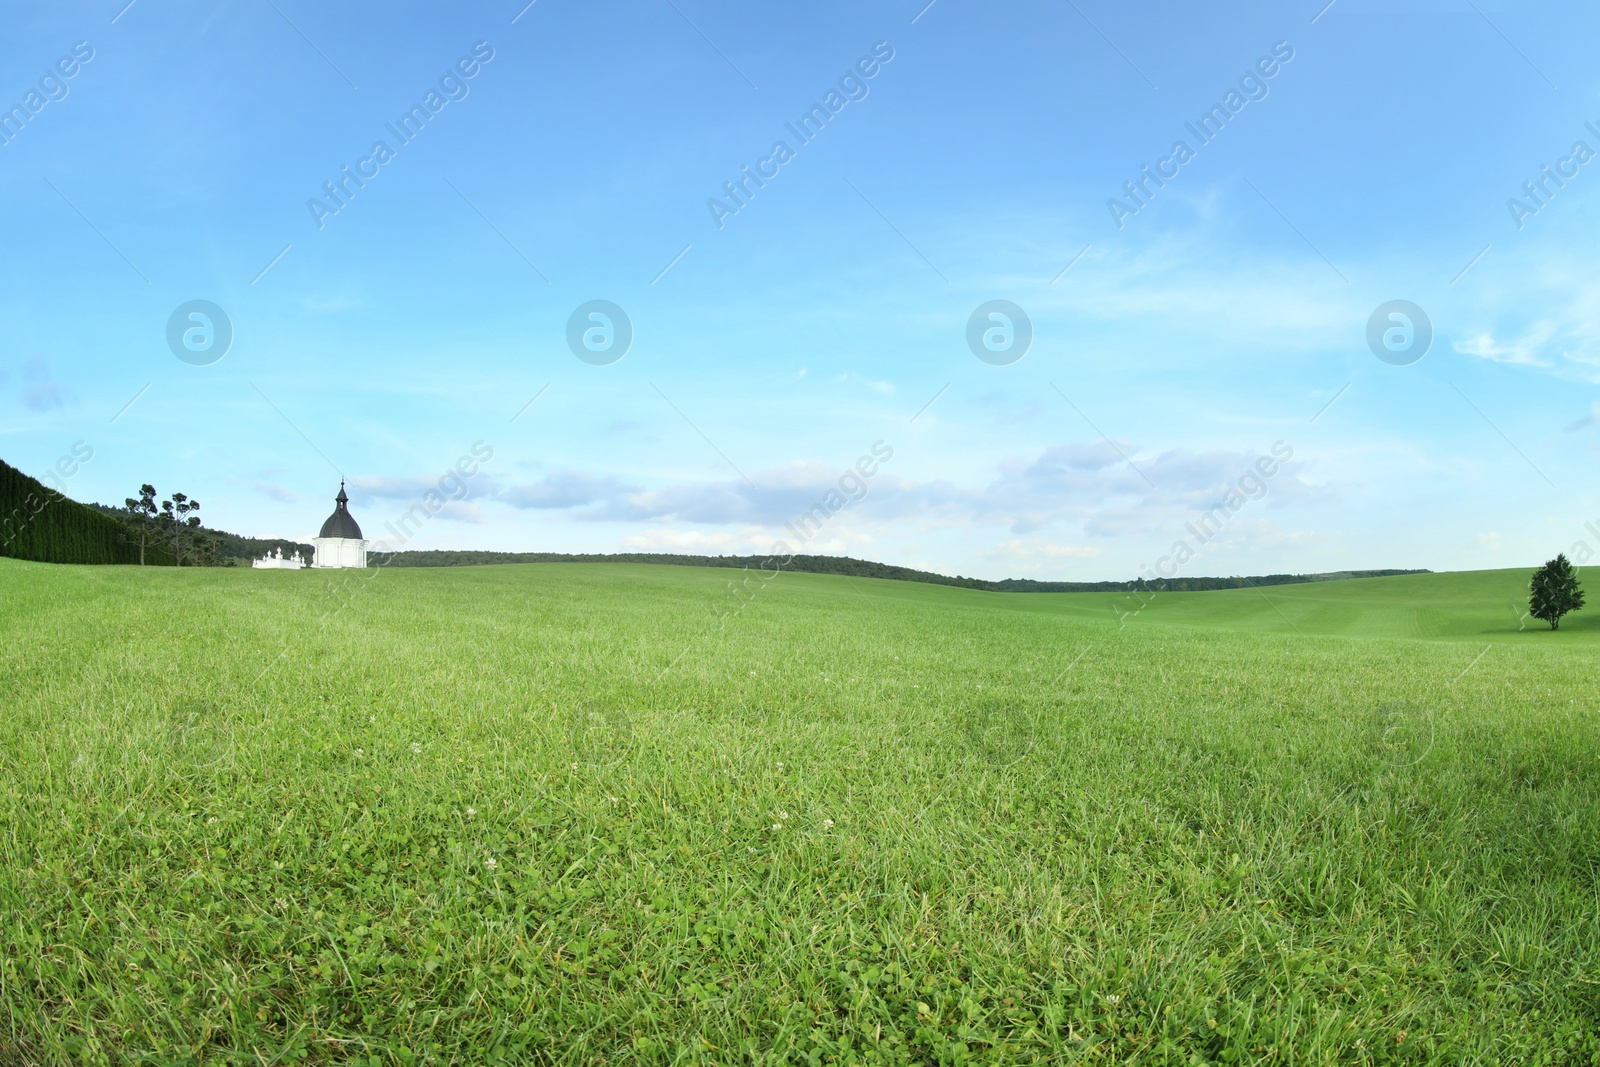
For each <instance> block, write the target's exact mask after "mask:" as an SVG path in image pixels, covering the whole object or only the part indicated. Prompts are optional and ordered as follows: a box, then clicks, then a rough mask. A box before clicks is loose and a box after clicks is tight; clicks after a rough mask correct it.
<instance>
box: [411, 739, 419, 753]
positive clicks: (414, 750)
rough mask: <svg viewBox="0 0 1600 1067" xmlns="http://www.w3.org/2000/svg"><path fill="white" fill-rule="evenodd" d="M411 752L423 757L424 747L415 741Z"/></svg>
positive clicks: (412, 743)
mask: <svg viewBox="0 0 1600 1067" xmlns="http://www.w3.org/2000/svg"><path fill="white" fill-rule="evenodd" d="M411 752H412V754H413V755H417V756H420V755H422V746H421V745H419V744H418V743H417V742H415V741H413V742H411Z"/></svg>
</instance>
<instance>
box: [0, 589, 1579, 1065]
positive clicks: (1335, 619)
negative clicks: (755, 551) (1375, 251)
mask: <svg viewBox="0 0 1600 1067" xmlns="http://www.w3.org/2000/svg"><path fill="white" fill-rule="evenodd" d="M1528 573H1529V572H1528V571H1516V572H1483V573H1472V574H1448V575H1416V576H1406V577H1397V578H1386V579H1362V580H1356V581H1348V582H1338V583H1322V584H1316V585H1303V586H1286V587H1274V588H1270V589H1266V590H1260V591H1257V590H1228V591H1217V592H1207V593H1191V594H1180V593H1163V594H1157V595H1156V596H1155V597H1154V598H1153V599H1151V600H1150V601H1149V603H1148V605H1146V606H1144V607H1143V609H1142V610H1139V611H1137V612H1135V611H1134V609H1136V608H1138V607H1139V606H1140V605H1139V603H1138V602H1137V601H1134V600H1131V599H1119V598H1113V597H1107V596H1104V595H1093V594H1072V595H1056V594H997V593H982V592H974V591H970V590H963V589H954V588H946V587H939V586H923V585H915V584H910V583H897V582H884V581H873V580H862V579H855V580H851V579H846V578H840V577H831V576H820V575H800V574H785V575H781V576H779V577H777V578H776V579H774V580H772V581H770V582H769V583H766V584H765V586H762V583H760V582H759V581H756V582H752V583H750V586H749V588H748V589H747V590H745V591H744V592H743V594H742V596H736V595H735V594H734V593H732V592H730V591H729V589H728V582H729V579H730V578H733V577H736V574H735V572H731V571H725V570H724V571H719V570H703V569H691V568H679V567H663V566H657V567H651V566H627V565H599V564H550V565H520V566H507V567H479V568H450V569H440V570H425V569H410V570H399V569H395V570H383V571H376V570H375V571H369V572H364V573H362V574H361V575H359V576H354V575H352V574H351V573H350V572H346V573H345V574H343V575H337V576H335V575H330V574H329V573H327V572H322V573H313V572H287V571H285V572H276V571H249V570H174V569H170V568H163V569H156V568H149V569H140V568H127V567H63V566H49V565H43V564H28V563H19V562H16V561H13V560H3V559H0V698H3V701H4V705H3V706H4V708H5V714H4V716H3V719H0V811H3V818H0V831H3V836H0V922H3V931H0V1065H5V1067H10V1065H12V1064H31V1063H41V1064H56V1063H68V1062H71V1063H78V1062H88V1063H118V1064H121V1063H161V1064H169V1063H170V1064H185V1063H218V1064H222V1063H235V1064H255V1065H258V1067H259V1065H262V1064H288V1063H333V1062H338V1063H351V1062H354V1063H369V1064H414V1063H436V1064H446V1063H448V1064H463V1065H466V1064H474V1065H475V1064H483V1063H495V1062H505V1063H528V1062H550V1063H572V1064H578V1063H594V1064H599V1063H634V1062H638V1063H669V1062H670V1063H692V1062H717V1063H722V1062H795V1063H810V1064H817V1063H830V1062H832V1063H851V1062H856V1063H963V1062H1007V1063H1013V1062H1024V1063H1025V1062H1034V1061H1038V1062H1044V1061H1052V1062H1073V1061H1079V1062H1083V1063H1111V1062H1117V1063H1133V1062H1139V1063H1173V1064H1178V1063H1182V1064H1189V1063H1197V1062H1221V1063H1237V1064H1247V1063H1250V1064H1254V1063H1308V1064H1309V1063H1331V1062H1342V1063H1363V1062H1370V1063H1388V1062H1414V1063H1432V1062H1445V1063H1467V1062H1478V1063H1495V1062H1500V1063H1530V1064H1531V1063H1554V1062H1572V1063H1579V1062H1581V1063H1594V1062H1600V1059H1597V1057H1600V875H1597V872H1600V766H1597V764H1596V754H1597V753H1600V729H1597V726H1596V709H1597V706H1600V686H1597V684H1596V674H1597V672H1596V668H1597V666H1600V639H1597V638H1600V612H1596V618H1595V619H1594V620H1593V621H1594V623H1595V624H1594V625H1590V624H1589V623H1590V621H1591V620H1589V619H1586V617H1585V615H1584V614H1579V615H1576V616H1573V617H1571V618H1570V619H1569V620H1568V622H1567V623H1566V624H1564V625H1563V627H1562V629H1561V630H1560V631H1559V632H1555V633H1551V632H1549V631H1548V630H1546V629H1544V627H1543V624H1536V623H1534V622H1533V621H1532V620H1525V619H1520V618H1518V617H1517V615H1518V611H1519V610H1520V607H1519V601H1521V600H1524V599H1525V592H1524V591H1525V587H1526V580H1527V575H1528ZM1113 604H1115V605H1117V607H1116V610H1113ZM1119 614H1120V615H1121V618H1120V621H1119Z"/></svg>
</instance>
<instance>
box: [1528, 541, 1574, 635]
mask: <svg viewBox="0 0 1600 1067" xmlns="http://www.w3.org/2000/svg"><path fill="white" fill-rule="evenodd" d="M1581 607H1583V589H1582V588H1581V587H1580V586H1579V585H1578V572H1577V571H1576V570H1575V569H1574V568H1573V566H1572V563H1571V562H1570V561H1569V560H1568V559H1567V557H1566V556H1565V555H1559V556H1557V557H1556V558H1555V559H1553V560H1550V561H1549V562H1548V563H1546V564H1545V565H1544V566H1543V567H1540V568H1539V569H1538V570H1536V571H1534V572H1533V581H1531V582H1529V583H1528V614H1529V615H1532V616H1533V617H1534V618H1536V619H1543V620H1545V621H1546V622H1548V623H1549V624H1550V629H1552V630H1559V629H1560V628H1561V616H1563V615H1565V614H1566V613H1567V612H1569V611H1577V610H1578V609H1579V608H1581Z"/></svg>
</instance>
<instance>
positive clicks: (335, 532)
mask: <svg viewBox="0 0 1600 1067" xmlns="http://www.w3.org/2000/svg"><path fill="white" fill-rule="evenodd" d="M333 499H334V505H333V514H332V515H329V516H328V521H327V522H325V523H323V524H322V532H321V533H320V534H318V535H317V536H316V537H313V538H312V539H311V544H312V547H314V548H315V549H316V555H315V556H314V557H313V558H312V561H311V565H312V566H313V567H365V566H366V565H367V542H366V540H365V539H363V538H362V536H361V527H360V526H358V525H356V520H355V519H354V517H352V516H351V514H350V498H349V497H347V496H345V494H344V482H342V481H341V482H340V483H339V495H338V496H336V497H334V498H333Z"/></svg>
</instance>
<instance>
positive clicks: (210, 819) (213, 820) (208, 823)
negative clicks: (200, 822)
mask: <svg viewBox="0 0 1600 1067" xmlns="http://www.w3.org/2000/svg"><path fill="white" fill-rule="evenodd" d="M216 821H217V817H216V816H215V815H213V816H211V818H209V819H207V820H206V825H207V826H210V825H211V824H212V823H214V822H216Z"/></svg>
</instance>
